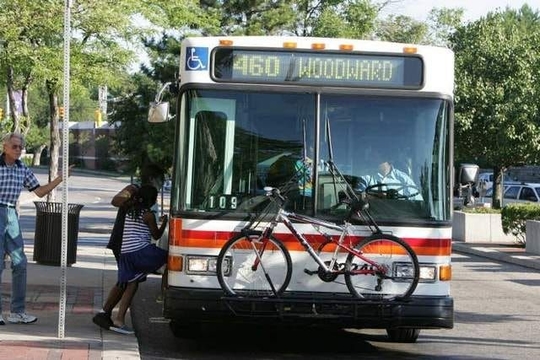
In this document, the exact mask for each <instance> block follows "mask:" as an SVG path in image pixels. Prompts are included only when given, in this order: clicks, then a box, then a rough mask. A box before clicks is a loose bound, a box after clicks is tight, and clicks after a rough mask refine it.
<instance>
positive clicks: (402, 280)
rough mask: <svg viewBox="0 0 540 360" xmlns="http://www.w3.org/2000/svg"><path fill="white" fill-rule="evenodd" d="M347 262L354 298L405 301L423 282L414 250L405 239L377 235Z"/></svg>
mask: <svg viewBox="0 0 540 360" xmlns="http://www.w3.org/2000/svg"><path fill="white" fill-rule="evenodd" d="M355 250H356V251H357V254H353V253H350V254H349V255H348V256H347V260H346V262H345V268H346V272H345V282H346V284H347V287H348V288H349V291H350V292H351V294H353V295H354V296H356V297H357V298H360V299H366V300H404V299H407V298H408V297H409V296H411V295H412V293H413V292H414V290H415V289H416V286H417V285H418V280H419V278H420V266H419V265H418V258H417V256H416V254H415V253H414V251H413V249H412V248H411V247H410V246H409V244H407V243H406V242H405V241H403V240H402V239H400V238H398V237H396V236H392V235H387V234H374V235H371V236H369V237H367V238H365V239H364V240H362V241H360V242H359V243H358V244H357V245H356V246H355Z"/></svg>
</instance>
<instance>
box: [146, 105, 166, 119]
mask: <svg viewBox="0 0 540 360" xmlns="http://www.w3.org/2000/svg"><path fill="white" fill-rule="evenodd" d="M166 121H169V103H168V102H162V103H156V102H151V103H150V109H149V110H148V122H151V123H163V122H166Z"/></svg>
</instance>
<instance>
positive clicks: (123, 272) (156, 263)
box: [118, 244, 168, 285]
mask: <svg viewBox="0 0 540 360" xmlns="http://www.w3.org/2000/svg"><path fill="white" fill-rule="evenodd" d="M167 254H168V251H167V250H163V249H161V248H159V247H157V246H156V245H155V244H150V245H148V246H146V247H144V248H142V249H140V250H137V251H134V252H130V253H126V254H120V260H119V261H118V283H119V284H120V285H125V284H127V283H130V282H133V281H138V282H142V281H145V280H146V275H148V274H150V273H153V272H155V271H157V270H158V269H159V268H160V267H162V266H163V265H165V264H166V263H167Z"/></svg>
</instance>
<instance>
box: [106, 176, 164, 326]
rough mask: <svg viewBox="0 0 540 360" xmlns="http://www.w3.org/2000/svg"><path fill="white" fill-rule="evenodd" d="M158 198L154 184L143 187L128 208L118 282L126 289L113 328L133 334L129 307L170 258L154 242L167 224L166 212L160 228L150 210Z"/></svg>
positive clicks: (161, 219)
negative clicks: (142, 285)
mask: <svg viewBox="0 0 540 360" xmlns="http://www.w3.org/2000/svg"><path fill="white" fill-rule="evenodd" d="M156 200H157V189H156V188H155V187H153V186H151V185H144V186H141V188H140V189H139V191H138V193H137V199H136V201H135V203H134V205H133V206H132V207H131V208H130V209H129V210H128V211H127V213H126V220H125V224H124V233H123V240H122V250H121V253H120V259H119V261H118V284H119V286H121V287H124V288H125V291H124V294H123V295H122V299H121V300H120V308H119V309H118V313H117V316H116V318H115V320H114V321H113V322H114V326H111V327H110V330H113V331H116V332H119V333H122V334H133V333H134V331H133V330H132V329H130V328H128V327H127V326H126V325H125V317H126V312H127V309H128V308H129V307H130V306H131V301H132V300H133V297H134V295H135V293H136V291H137V289H138V286H139V283H140V282H143V281H145V280H146V276H147V275H148V274H149V273H152V272H155V271H157V270H158V269H159V268H160V267H162V266H163V265H164V264H165V263H166V261H167V251H166V250H164V249H161V248H159V247H157V246H156V245H155V244H153V243H152V242H151V240H152V238H154V239H159V238H160V237H161V236H162V235H163V232H164V231H165V227H166V226H167V215H164V216H162V217H161V218H160V222H161V225H160V226H159V227H158V225H157V222H156V215H155V213H154V212H153V211H152V210H151V208H152V206H153V205H154V204H155V203H156Z"/></svg>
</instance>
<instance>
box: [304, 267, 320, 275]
mask: <svg viewBox="0 0 540 360" xmlns="http://www.w3.org/2000/svg"><path fill="white" fill-rule="evenodd" d="M304 272H305V273H306V274H308V275H310V276H311V275H315V274H317V273H318V272H319V271H318V270H308V269H304Z"/></svg>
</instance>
